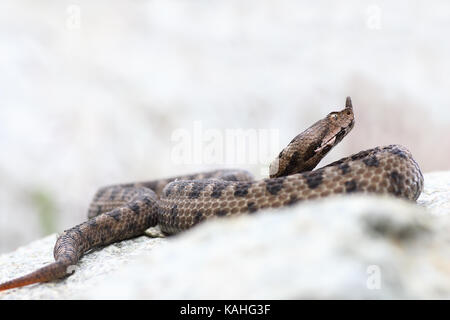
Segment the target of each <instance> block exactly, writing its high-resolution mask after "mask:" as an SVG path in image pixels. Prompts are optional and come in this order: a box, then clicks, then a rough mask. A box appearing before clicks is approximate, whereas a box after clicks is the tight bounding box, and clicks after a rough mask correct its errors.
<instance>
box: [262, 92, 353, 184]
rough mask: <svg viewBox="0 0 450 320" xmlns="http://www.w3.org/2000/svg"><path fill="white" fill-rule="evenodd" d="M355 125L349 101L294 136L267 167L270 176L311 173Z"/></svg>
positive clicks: (348, 99)
mask: <svg viewBox="0 0 450 320" xmlns="http://www.w3.org/2000/svg"><path fill="white" fill-rule="evenodd" d="M354 123H355V117H354V114H353V106H352V100H351V99H350V97H347V99H346V101H345V108H344V109H342V110H341V111H334V112H331V113H329V114H328V115H327V116H326V117H325V118H323V119H322V120H319V121H317V122H316V123H314V124H313V125H312V126H310V127H309V128H308V129H306V130H305V131H303V132H302V133H300V134H299V135H298V136H296V137H295V138H294V139H293V140H292V141H291V142H290V143H289V145H288V146H287V147H286V148H284V149H283V151H281V152H280V154H279V155H278V157H277V158H276V159H275V160H274V161H273V162H272V163H271V165H270V177H271V178H275V177H280V176H285V175H289V174H294V173H298V172H304V171H309V170H312V169H314V168H315V167H316V165H317V164H318V163H319V162H320V160H321V159H322V158H323V157H324V156H325V155H326V154H327V153H328V152H329V151H330V150H331V149H332V148H333V147H334V146H335V145H337V144H338V143H339V142H340V141H341V140H342V139H343V138H344V137H345V136H346V135H347V134H348V133H349V132H350V130H352V128H353V125H354Z"/></svg>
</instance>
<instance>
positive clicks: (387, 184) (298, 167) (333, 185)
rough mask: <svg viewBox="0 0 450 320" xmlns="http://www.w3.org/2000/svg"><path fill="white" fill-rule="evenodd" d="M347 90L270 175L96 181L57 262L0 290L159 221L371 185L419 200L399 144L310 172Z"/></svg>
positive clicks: (415, 177) (62, 271) (43, 275)
mask: <svg viewBox="0 0 450 320" xmlns="http://www.w3.org/2000/svg"><path fill="white" fill-rule="evenodd" d="M353 124H354V115H353V108H352V104H351V100H350V97H347V100H346V106H345V108H344V109H343V110H341V111H339V112H331V113H330V114H328V115H327V116H326V117H325V118H324V119H322V120H319V121H318V122H316V123H315V124H313V125H312V126H311V127H310V128H308V129H307V130H305V131H304V132H302V133H301V134H299V135H298V136H297V137H295V138H294V139H293V140H292V141H291V142H290V143H289V145H288V146H287V147H286V148H285V149H284V150H283V151H281V153H280V154H279V156H278V157H277V158H276V159H275V160H274V161H273V163H272V164H271V166H270V178H268V179H264V180H260V181H254V180H253V177H252V175H251V174H250V173H248V172H246V171H243V170H217V171H211V172H205V173H199V174H193V175H187V176H180V177H174V178H171V179H165V180H154V181H149V182H142V183H133V184H122V185H116V186H108V187H104V188H101V189H100V190H99V191H98V192H97V193H96V195H95V196H94V199H93V201H92V203H91V205H90V208H89V214H88V216H89V218H90V219H89V220H88V221H86V222H83V223H81V224H79V225H77V226H75V227H73V228H71V229H69V230H66V231H64V233H63V234H62V235H60V236H59V238H58V240H57V242H56V245H55V248H54V257H55V262H54V263H52V264H49V265H47V266H45V267H43V268H41V269H38V270H37V271H34V272H32V273H30V274H27V275H25V276H23V277H20V278H17V279H13V280H10V281H8V282H5V283H3V284H1V285H0V291H1V290H6V289H10V288H15V287H20V286H24V285H28V284H31V283H36V282H44V281H50V280H54V279H58V278H62V277H65V276H67V275H68V274H70V272H69V271H70V269H71V268H69V267H70V266H72V265H75V264H76V263H77V262H78V260H79V259H80V258H81V256H82V255H83V254H84V253H85V252H86V251H88V250H90V249H92V248H94V247H98V246H102V245H107V244H110V243H113V242H117V241H120V240H123V239H128V238H131V237H135V236H139V235H142V234H143V233H144V231H145V230H146V229H147V228H149V227H152V226H156V225H159V226H160V228H161V230H162V231H163V232H165V233H168V234H173V233H177V232H180V231H182V230H185V229H188V228H190V227H192V226H194V225H196V224H197V223H199V222H201V221H203V220H205V219H208V218H210V217H214V216H231V215H237V214H241V213H253V212H255V211H257V210H260V209H263V208H276V207H281V206H289V205H292V204H294V203H296V202H298V201H301V200H305V199H313V198H319V197H326V196H328V195H332V194H341V193H354V192H371V193H378V194H392V195H395V196H398V197H402V198H406V199H410V200H416V199H417V198H418V197H419V195H420V193H421V191H422V188H423V177H422V173H421V171H420V169H419V166H418V165H417V163H416V162H415V161H414V159H413V158H412V156H411V154H410V152H409V151H408V150H407V149H406V148H404V147H402V146H400V145H389V146H386V147H377V148H374V149H370V150H366V151H361V152H359V153H357V154H354V155H352V156H349V157H346V158H343V159H341V160H339V161H336V162H333V163H331V164H329V165H327V166H325V167H322V168H320V169H317V170H314V171H311V170H312V169H313V168H314V167H315V166H316V165H317V164H318V163H319V161H320V160H321V159H322V158H323V157H324V156H325V155H326V154H327V153H328V152H329V151H330V150H331V148H333V147H334V146H335V145H336V144H337V143H339V142H340V141H341V140H342V138H343V137H344V136H345V135H346V134H347V133H348V132H349V131H350V130H351V129H352V128H353Z"/></svg>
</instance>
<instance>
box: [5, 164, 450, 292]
mask: <svg viewBox="0 0 450 320" xmlns="http://www.w3.org/2000/svg"><path fill="white" fill-rule="evenodd" d="M418 204H419V205H415V204H413V203H410V202H406V201H402V200H398V199H393V198H389V197H373V196H370V197H369V196H353V197H332V198H329V199H326V200H320V201H311V202H304V203H301V204H298V205H297V206H294V207H291V208H285V209H280V210H269V211H265V212H261V213H260V214H257V215H251V216H241V217H236V218H229V219H216V220H213V221H209V222H206V223H203V224H202V225H200V226H198V227H196V228H194V229H192V230H190V231H187V232H185V233H183V234H180V235H178V236H175V237H173V238H169V239H168V238H166V239H162V238H156V239H152V238H149V237H147V236H142V237H139V238H136V239H132V240H128V241H123V242H121V243H117V244H113V245H110V246H108V247H105V248H102V249H100V250H96V251H94V252H92V253H90V254H88V255H86V256H85V257H84V258H83V259H82V261H81V262H80V263H79V265H78V267H79V269H78V270H77V272H75V274H74V275H73V276H71V277H69V278H67V279H65V280H62V281H57V282H51V283H46V284H39V285H32V286H28V287H25V288H21V289H15V290H11V291H8V292H4V293H0V299H1V298H3V299H40V298H47V299H53V298H57V299H105V298H106V299H109V298H115V299H117V298H118V299H132V298H133V299H185V298H186V299H216V298H217V299H284V298H286V299H291V298H369V299H378V298H387V299H391V298H447V299H448V298H450V235H449V232H448V230H449V228H450V219H449V217H450V215H449V212H450V172H438V173H430V174H427V175H425V190H424V192H423V194H422V196H421V197H420V198H419V201H418ZM55 239H56V235H51V236H48V237H46V238H44V239H41V240H38V241H35V242H33V243H31V244H29V245H27V246H25V247H22V248H20V249H18V250H16V251H14V252H12V253H9V254H4V255H2V256H0V281H4V280H7V279H10V278H11V277H15V276H18V275H21V274H23V273H26V272H29V271H32V270H34V269H35V268H37V267H40V266H42V265H44V264H46V263H49V262H51V261H52V248H53V245H54V241H55Z"/></svg>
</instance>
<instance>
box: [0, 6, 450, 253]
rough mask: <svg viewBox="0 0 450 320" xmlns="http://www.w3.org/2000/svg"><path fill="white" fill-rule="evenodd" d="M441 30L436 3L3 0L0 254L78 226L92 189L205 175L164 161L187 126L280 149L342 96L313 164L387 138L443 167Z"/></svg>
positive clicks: (447, 23) (447, 100)
mask: <svg viewBox="0 0 450 320" xmlns="http://www.w3.org/2000/svg"><path fill="white" fill-rule="evenodd" d="M449 31H450V2H449V1H445V0H440V1H433V2H432V4H431V2H426V1H395V2H393V1H356V0H353V1H345V2H339V3H338V2H336V1H331V0H329V1H328V0H322V1H314V2H306V1H305V2H303V1H288V0H283V1H280V0H277V1H264V0H254V1H240V0H228V1H213V0H210V1H204V0H203V1H188V0H178V1H175V0H170V1H169V0H158V1H144V0H135V1H125V0H120V1H106V0H103V1H88V0H80V1H48V0H42V1H31V0H29V1H25V0H22V1H18V0H2V1H1V2H0V150H1V156H0V252H6V251H10V250H13V249H14V248H16V247H17V246H19V245H23V244H26V243H27V242H29V241H31V240H32V239H35V238H39V237H41V236H43V235H45V234H48V233H51V232H61V231H62V230H64V229H67V228H69V227H71V226H73V225H75V224H78V223H80V222H81V221H83V220H84V219H85V217H86V210H87V207H88V204H89V201H90V200H91V198H92V196H93V194H94V192H95V191H96V189H97V188H99V187H100V186H102V185H105V184H113V183H120V182H129V181H133V180H146V179H152V178H158V177H165V176H171V175H175V174H179V173H188V172H191V171H197V170H202V169H203V168H205V166H204V165H202V163H197V164H191V163H184V164H183V163H175V162H174V161H173V158H172V156H171V155H172V153H171V152H172V150H173V147H174V141H173V139H172V135H173V133H174V132H175V131H176V130H178V129H180V128H181V129H184V130H187V132H191V131H192V130H193V128H194V124H195V123H200V124H201V125H202V127H203V128H204V129H213V130H218V132H225V130H227V129H252V130H269V129H272V130H275V132H278V135H277V136H276V137H277V139H278V146H279V147H280V148H282V147H284V146H285V145H286V144H287V143H288V142H289V141H290V140H291V139H292V138H293V137H294V136H295V135H297V134H298V133H300V132H301V131H303V129H305V128H306V127H307V126H309V125H311V124H312V123H313V122H315V121H316V120H318V119H320V118H322V117H324V116H325V115H326V114H327V113H329V112H331V111H335V110H338V109H339V108H341V107H342V106H343V104H344V102H345V97H346V96H347V95H350V96H351V97H352V100H353V104H354V108H355V113H356V125H355V128H354V129H353V131H352V133H350V135H349V136H347V138H346V139H345V140H344V141H343V142H342V143H341V145H340V146H338V147H337V148H336V149H335V150H333V151H332V152H331V153H330V155H329V156H328V157H327V158H326V160H324V161H325V162H330V161H332V160H335V159H338V158H340V157H342V156H346V155H349V154H350V153H354V152H357V151H359V150H362V149H367V148H371V147H374V146H377V145H385V144H392V143H400V144H403V145H405V146H406V147H408V148H409V149H410V150H411V151H412V153H413V155H414V156H415V158H416V160H417V161H418V163H419V164H420V166H421V168H422V170H423V171H424V172H429V171H436V170H446V169H450V162H449V160H448V159H449V157H450V139H449V136H450V129H449V124H450V111H449V105H450V97H449V88H450V77H449V75H450V59H448V57H449V56H450V42H449V41H448V40H446V39H447V37H448V32H449ZM258 143H260V144H264V143H265V142H264V141H258ZM272 147H273V146H272ZM279 151H280V150H278V149H277V150H271V152H272V154H271V158H273V157H275V156H276V155H277V154H278V152H279ZM232 164H233V163H231V164H230V163H226V164H224V163H215V164H213V165H212V166H217V167H220V166H223V165H232ZM237 165H238V166H239V167H244V168H247V169H249V170H251V171H253V172H254V173H255V175H256V176H257V177H262V174H261V172H262V171H261V165H260V164H258V165H255V164H251V163H247V164H245V163H244V164H242V163H239V164H237Z"/></svg>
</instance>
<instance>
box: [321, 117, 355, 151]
mask: <svg viewBox="0 0 450 320" xmlns="http://www.w3.org/2000/svg"><path fill="white" fill-rule="evenodd" d="M352 128H353V120H352V122H351V123H350V125H349V126H348V127H342V128H341V129H340V130H339V131H338V132H337V133H336V134H335V135H333V136H332V137H331V138H329V139H328V140H326V141H325V142H324V143H323V144H321V145H320V147H318V148H317V149H316V150H314V151H315V152H320V151H325V153H326V152H328V151H330V150H331V148H332V147H333V146H335V145H336V144H338V143H339V142H341V140H342V139H343V138H344V137H345V136H346V135H347V133H348V132H349V131H350V130H351V129H352Z"/></svg>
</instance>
